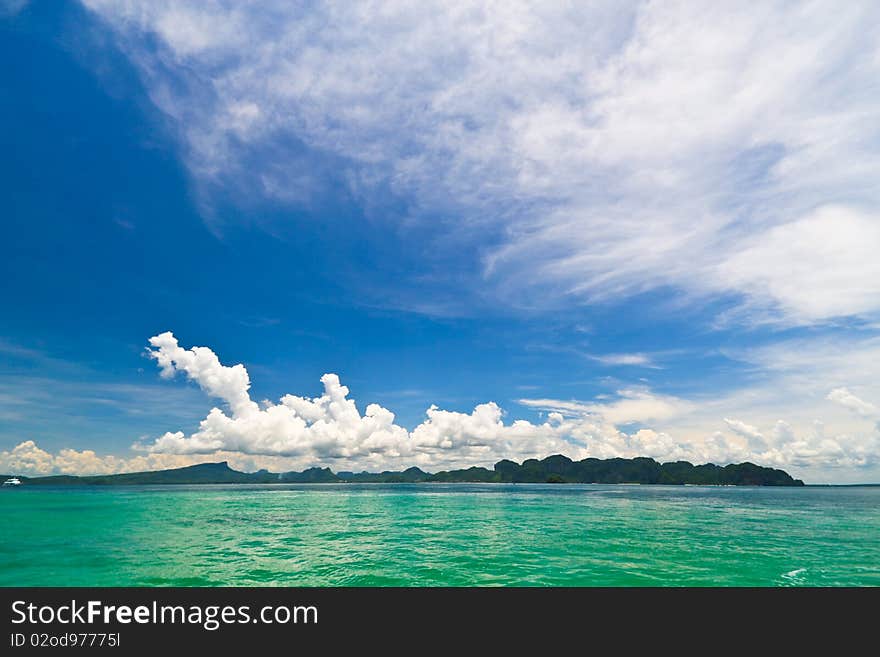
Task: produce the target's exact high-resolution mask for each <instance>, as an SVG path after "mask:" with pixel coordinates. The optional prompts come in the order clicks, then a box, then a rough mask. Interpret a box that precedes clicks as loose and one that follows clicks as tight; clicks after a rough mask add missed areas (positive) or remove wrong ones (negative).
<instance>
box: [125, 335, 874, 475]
mask: <svg viewBox="0 0 880 657" xmlns="http://www.w3.org/2000/svg"><path fill="white" fill-rule="evenodd" d="M150 343H151V344H152V345H153V347H155V349H154V351H153V354H152V355H153V357H154V358H155V359H156V360H157V362H159V364H160V366H161V367H162V368H163V371H164V372H166V373H167V372H171V373H173V372H174V371H183V372H186V374H187V375H188V376H189V377H190V378H192V379H193V380H195V381H196V382H197V383H199V385H201V386H202V387H203V388H204V389H205V390H206V391H208V390H212V391H213V392H211V393H210V394H212V395H214V396H216V397H220V398H221V399H223V400H225V401H226V402H227V403H228V404H229V409H230V414H227V413H226V412H224V411H223V410H221V409H220V408H213V409H212V410H211V412H210V413H209V414H208V416H207V417H206V418H205V419H204V420H203V421H202V422H201V424H200V426H199V429H198V431H196V432H195V433H193V434H191V435H188V436H187V435H185V434H184V433H183V432H181V431H177V432H169V433H166V434H165V435H163V436H161V437H159V438H158V439H157V440H155V441H154V442H153V443H151V444H148V445H140V446H139V447H140V448H141V449H146V450H148V451H149V452H150V453H153V454H162V453H170V454H189V455H192V454H212V453H215V452H217V451H223V452H226V453H238V454H249V455H254V456H260V457H266V456H269V457H288V458H290V459H293V462H296V463H300V464H303V465H315V464H327V463H334V464H337V465H336V469H341V468H345V469H347V468H350V467H355V468H357V467H367V468H385V467H401V466H407V465H412V464H418V465H421V466H423V467H428V468H435V469H436V468H438V467H460V466H468V465H491V464H492V463H494V462H495V461H497V460H498V459H501V458H511V459H515V460H522V459H524V458H531V457H539V458H540V457H544V456H547V455H549V454H556V453H561V454H565V455H567V456H570V457H572V458H576V459H578V458H585V457H587V456H595V457H599V458H610V457H626V458H631V457H634V456H652V457H655V458H658V459H660V460H673V459H687V460H691V461H693V462H699V463H704V462H709V461H711V462H716V463H728V462H732V461H742V460H753V461H755V462H757V463H761V464H764V465H774V466H779V467H786V466H790V465H797V466H805V467H806V466H810V467H817V466H819V467H832V468H833V467H839V466H845V467H863V466H866V465H874V464H876V463H877V461H878V460H880V447H878V444H877V442H878V437H880V436H878V435H877V434H870V435H868V436H859V435H845V434H840V435H837V436H835V437H834V438H829V437H826V436H825V433H824V428H822V427H821V426H818V425H814V426H812V427H811V429H810V431H808V432H806V433H803V432H800V433H799V432H797V431H796V430H795V428H794V427H792V426H791V425H789V424H788V423H787V422H785V421H781V420H777V421H774V422H773V423H772V425H771V427H770V429H769V430H767V431H765V432H762V431H761V430H760V429H759V428H758V427H756V426H752V425H750V424H747V423H745V422H743V421H740V420H733V419H725V420H724V423H725V425H726V427H727V428H728V430H729V431H730V432H731V433H732V434H733V435H732V436H729V435H726V434H724V433H722V432H720V431H718V430H717V428H715V429H711V430H707V428H706V427H705V426H703V427H702V428H699V429H697V430H688V428H687V427H688V420H689V418H693V417H694V416H696V417H698V418H699V417H701V416H704V415H705V414H706V409H710V412H711V413H715V412H717V411H718V409H719V407H723V406H725V405H726V407H728V408H733V409H736V408H737V403H736V399H735V398H733V399H732V398H727V399H720V400H709V401H708V402H700V403H697V402H695V401H690V400H686V399H681V398H678V397H673V396H668V395H660V394H657V393H654V392H652V391H650V390H647V389H624V390H619V391H618V392H617V395H616V397H615V398H613V399H606V400H602V401H597V402H581V401H564V400H554V399H522V400H519V403H520V404H523V405H525V406H528V407H531V408H535V409H540V410H542V411H547V412H548V416H547V418H546V420H545V421H544V422H543V423H541V424H535V423H532V422H528V421H526V420H515V421H513V422H511V423H510V424H505V422H504V419H503V411H502V410H501V408H500V407H499V406H498V405H497V404H495V403H494V402H488V403H485V404H480V405H478V406H477V407H476V408H475V409H474V410H473V411H472V412H471V413H459V412H454V411H445V410H441V409H439V408H437V407H436V406H432V407H430V408H429V409H428V411H427V417H426V419H425V421H424V422H422V423H421V424H420V425H418V426H417V427H415V429H413V430H412V431H408V430H407V429H405V428H403V427H401V426H399V425H397V424H395V422H394V419H395V418H394V414H393V413H392V412H391V411H389V410H388V409H386V408H383V407H382V406H380V405H378V404H370V405H368V406H367V407H366V410H365V412H364V414H363V415H362V414H361V413H360V411H359V410H358V408H357V406H356V404H355V402H354V400H352V399H350V398H349V390H348V388H347V387H345V386H343V385H342V384H341V383H340V381H339V377H338V376H337V375H335V374H325V375H324V376H323V377H322V378H321V382H322V383H323V385H324V392H323V394H322V395H321V396H319V397H315V398H311V399H310V398H306V397H298V396H295V395H285V396H283V397H282V398H281V399H280V401H279V402H278V403H271V402H265V403H264V407H263V408H259V407H257V406H256V405H254V404H253V403H252V402H250V398H249V396H248V393H247V389H248V387H249V386H250V381H249V379H248V376H247V372H246V370H245V369H244V366H243V365H240V364H239V365H236V366H234V367H229V366H225V365H222V364H221V363H220V361H219V359H218V358H217V356H216V355H215V354H214V353H213V352H212V351H211V350H210V349H208V348H207V347H196V348H193V349H184V348H182V347H180V346H179V344H178V342H177V340H176V339H175V338H174V336H173V335H172V334H171V333H164V334H162V335H160V336H156V337H154V338H152V339H151V340H150ZM196 362H199V363H201V364H202V366H196V365H195V363H196ZM221 382H223V383H222V385H221ZM233 402H234V405H233ZM715 417H716V418H717V417H718V416H717V415H716V416H715ZM628 424H636V425H641V428H639V429H637V430H635V431H634V432H633V433H627V432H626V431H622V430H621V429H619V428H618V426H619V425H628ZM712 424H713V425H714V426H715V427H717V425H718V420H717V419H716V420H714V421H713V423H712ZM647 425H651V426H647ZM742 439H745V440H742Z"/></svg>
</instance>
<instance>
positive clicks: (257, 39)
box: [84, 0, 880, 323]
mask: <svg viewBox="0 0 880 657" xmlns="http://www.w3.org/2000/svg"><path fill="white" fill-rule="evenodd" d="M84 3H85V5H86V6H87V7H89V8H90V9H92V10H93V11H94V12H95V13H96V14H97V15H99V16H100V17H101V18H102V19H103V20H105V21H106V22H107V24H108V25H110V26H111V27H112V29H114V30H115V31H116V33H117V34H118V35H119V38H120V43H121V45H122V47H123V49H124V50H125V51H126V52H127V53H128V54H129V56H130V57H131V58H132V60H133V61H134V63H135V64H136V65H137V67H138V68H139V70H140V71H141V72H142V74H143V76H144V79H145V80H146V82H147V87H148V89H149V92H150V94H151V97H152V99H153V101H154V102H155V103H156V105H157V106H158V107H159V108H160V109H161V110H162V111H164V112H165V113H166V114H167V115H168V116H170V117H171V118H172V119H173V120H174V121H175V122H176V123H177V125H178V127H179V129H180V134H181V135H182V138H183V145H184V147H183V150H184V153H185V158H186V161H187V162H188V164H189V166H190V168H191V169H192V170H193V172H194V173H195V174H196V177H197V178H198V179H200V180H202V181H209V182H210V183H211V184H215V183H216V184H222V185H224V186H226V187H234V186H235V185H241V184H246V185H248V186H249V187H248V191H249V193H257V194H261V195H265V196H268V197H273V198H276V199H278V200H280V201H282V202H294V203H296V202H307V199H308V198H309V196H310V194H313V193H315V191H314V187H315V186H316V185H318V186H320V184H321V183H320V181H318V180H317V178H318V177H317V176H315V175H314V174H313V171H314V170H316V165H315V162H317V161H319V160H320V159H321V158H327V157H329V158H332V160H333V162H334V163H336V164H335V166H337V167H338V169H339V170H340V171H341V174H340V176H341V179H342V180H344V181H345V183H346V184H347V185H348V188H349V189H348V191H350V192H351V194H353V195H354V196H355V197H360V198H361V199H363V200H365V203H364V205H365V206H366V207H369V206H370V202H369V199H370V197H371V195H373V194H375V193H377V190H387V189H390V190H391V192H392V193H393V194H395V195H397V196H400V197H404V198H405V199H406V200H407V206H408V207H409V208H410V211H409V212H408V214H407V217H406V219H407V221H409V222H412V221H418V220H419V219H422V218H427V217H431V218H432V219H433V218H435V217H437V216H442V217H447V218H448V219H449V221H450V222H454V221H456V220H458V221H459V224H458V226H461V225H464V224H465V223H466V225H467V226H468V227H469V231H470V233H473V235H472V237H471V239H474V240H475V242H476V244H475V245H474V246H475V248H474V251H475V252H480V253H482V254H483V260H482V265H481V266H482V274H483V276H484V285H483V286H481V289H482V288H486V285H485V283H489V284H491V285H492V286H493V289H494V290H495V292H496V294H497V295H499V296H501V297H502V298H503V299H505V300H506V301H507V302H508V303H511V304H518V305H524V306H528V307H535V306H541V305H546V304H551V303H559V302H560V301H561V300H566V301H571V300H580V301H601V300H604V299H618V298H620V297H621V296H622V295H629V294H635V293H640V292H644V291H646V290H651V289H662V290H668V289H675V290H678V291H679V293H683V294H684V295H686V296H688V297H703V296H705V295H715V296H717V295H728V294H730V295H735V296H737V297H739V298H741V299H743V300H744V301H745V304H744V305H743V306H742V308H743V309H744V310H747V311H748V314H747V317H748V318H749V319H750V320H751V319H753V318H755V317H758V318H762V319H763V318H766V319H774V320H779V319H783V320H785V321H787V322H793V323H815V322H821V321H824V320H827V319H829V318H832V317H836V316H841V315H865V316H873V315H876V313H877V311H878V310H880V276H878V275H877V274H878V269H877V267H878V265H877V258H876V257H875V254H876V252H877V250H878V247H880V232H878V229H877V226H878V225H880V219H878V207H880V191H878V186H877V185H876V184H875V172H876V171H877V168H878V164H880V162H878V148H877V146H878V142H880V122H878V121H877V116H878V114H880V94H878V93H877V88H876V84H875V80H876V79H877V77H878V75H880V40H878V39H876V38H875V34H874V33H873V32H872V31H871V30H865V29H864V26H865V25H876V24H877V23H878V20H880V7H878V5H877V4H876V3H872V2H848V3H846V4H845V5H841V3H837V2H830V1H820V2H811V3H808V4H802V5H792V4H790V3H785V2H768V3H762V5H761V6H760V7H758V8H756V7H754V6H746V5H740V4H735V3H734V4H726V5H719V3H717V2H709V1H708V0H706V1H705V2H703V1H696V2H695V1H689V2H664V3H651V2H638V1H633V2H608V3H604V2H600V3H581V4H578V5H570V4H558V3H534V2H516V1H512V2H503V3H494V2H482V1H481V2H466V3H448V2H427V3H420V4H419V5H418V6H413V5H412V4H411V3H405V2H393V1H389V2H385V3H381V4H380V5H376V4H375V3H372V2H342V3H338V2H321V3H316V4H309V5H308V6H304V5H300V4H298V3H288V2H271V1H270V2H261V3H257V4H242V3H238V2H229V1H217V2H211V3H204V2H195V1H186V0H184V1H179V0H174V1H173V2H172V1H171V0H131V1H129V2H125V3H120V2H116V1H114V0H84ZM145 37H148V38H145ZM291 138H292V139H293V140H295V141H296V142H297V143H302V144H304V145H305V148H306V149H307V150H309V151H310V152H311V153H313V154H316V155H315V156H314V157H312V159H311V160H308V159H304V157H305V156H304V155H303V153H302V150H301V149H294V148H285V147H284V146H283V144H285V143H287V142H286V141H285V140H287V139H291ZM279 144H281V145H282V146H279ZM256 155H258V157H257V156H256ZM242 181H245V182H244V183H242ZM482 228H485V229H486V230H487V231H489V232H490V234H491V235H493V236H496V238H494V239H493V240H488V239H487V237H486V234H485V233H484V231H483V230H482ZM459 232H460V231H459ZM499 235H500V236H501V237H500V238H497V236H499ZM499 239H500V243H499V242H498V240H499ZM732 316H736V314H734V315H732Z"/></svg>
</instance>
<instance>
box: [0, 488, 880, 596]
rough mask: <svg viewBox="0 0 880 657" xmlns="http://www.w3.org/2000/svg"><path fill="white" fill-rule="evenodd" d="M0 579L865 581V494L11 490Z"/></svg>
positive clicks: (873, 514) (106, 582)
mask: <svg viewBox="0 0 880 657" xmlns="http://www.w3.org/2000/svg"><path fill="white" fill-rule="evenodd" d="M0 585H2V586H58V585H61V586H74V585H76V586H89V585H95V586H98V585H100V586H131V585H135V586H141V585H148V586H153V585H180V586H215V585H216V586H219V585H230V586H271V585H285V586H398V585H403V586H410V585H412V586H435V585H451V586H469V585H480V586H483V585H491V586H508V585H525V586H569V585H587V586H595V585H602V586H606V585H607V586H618V585H620V586H641V585H650V586H654V585H663V586H679V585H695V586H703V585H725V586H728V585H729V586H750V585H757V586H799V585H819V586H843V585H880V488H867V487H866V488H862V487H853V488H845V487H841V488H812V487H807V488H720V487H696V486H694V487H679V486H625V485H622V486H613V485H574V484H566V485H545V484H518V485H512V484H511V485H505V484H387V485H385V484H361V485H358V484H328V485H320V484H319V485H314V484H312V485H266V486H243V485H237V486H229V485H221V486H144V487H106V488H103V487H71V488H48V487H36V486H34V487H27V486H22V487H21V488H20V489H15V490H3V491H0Z"/></svg>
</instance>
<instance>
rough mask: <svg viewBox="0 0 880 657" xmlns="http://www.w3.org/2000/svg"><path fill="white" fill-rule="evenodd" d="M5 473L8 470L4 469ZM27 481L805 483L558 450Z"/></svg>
mask: <svg viewBox="0 0 880 657" xmlns="http://www.w3.org/2000/svg"><path fill="white" fill-rule="evenodd" d="M0 477H4V475H0ZM18 479H20V480H21V482H22V486H30V485H56V486H75V485H92V486H124V485H148V484H279V483H281V484H325V483H513V484H519V483H522V484H529V483H550V484H665V485H679V486H681V485H698V486H803V485H804V482H803V481H801V480H800V479H794V478H792V477H791V475H789V474H788V473H787V472H785V471H783V470H777V469H775V468H767V467H762V466H760V465H755V464H754V463H748V462H746V463H736V464H730V465H725V466H720V465H715V464H713V463H706V464H703V465H693V464H691V463H688V462H687V461H673V462H669V463H659V462H657V461H655V460H654V459H652V458H647V457H639V458H633V459H623V458H613V459H596V458H586V459H583V460H581V461H573V460H571V459H570V458H568V457H566V456H562V455H559V454H556V455H554V456H548V457H546V458H544V459H540V460H538V459H527V460H526V461H523V462H522V463H516V462H514V461H508V460H502V461H499V462H498V463H496V464H495V466H494V468H493V469H492V470H489V469H487V468H482V467H470V468H466V469H463V470H445V471H441V472H435V473H430V472H425V471H423V470H421V469H419V468H417V467H411V468H407V469H406V470H402V471H385V472H378V473H377V472H344V471H341V472H333V471H332V470H330V468H327V467H324V468H320V467H313V468H308V469H306V470H303V471H302V472H281V473H273V472H269V471H268V470H259V471H257V472H239V471H238V470H233V469H232V468H230V467H229V464H228V463H227V462H226V461H223V462H220V463H200V464H198V465H191V466H188V467H184V468H175V469H173V470H157V471H151V472H127V473H123V474H112V475H93V476H74V475H52V476H46V477H23V476H19V477H18Z"/></svg>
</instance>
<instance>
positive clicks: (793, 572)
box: [782, 568, 807, 579]
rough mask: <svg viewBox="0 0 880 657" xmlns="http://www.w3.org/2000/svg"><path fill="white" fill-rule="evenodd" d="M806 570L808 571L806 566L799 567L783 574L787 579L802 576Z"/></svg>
mask: <svg viewBox="0 0 880 657" xmlns="http://www.w3.org/2000/svg"><path fill="white" fill-rule="evenodd" d="M805 572H807V569H806V568H797V569H795V570H790V571H788V572H787V573H784V574H783V575H782V576H783V577H784V578H785V579H798V578H799V577H800V575H801V573H805Z"/></svg>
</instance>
